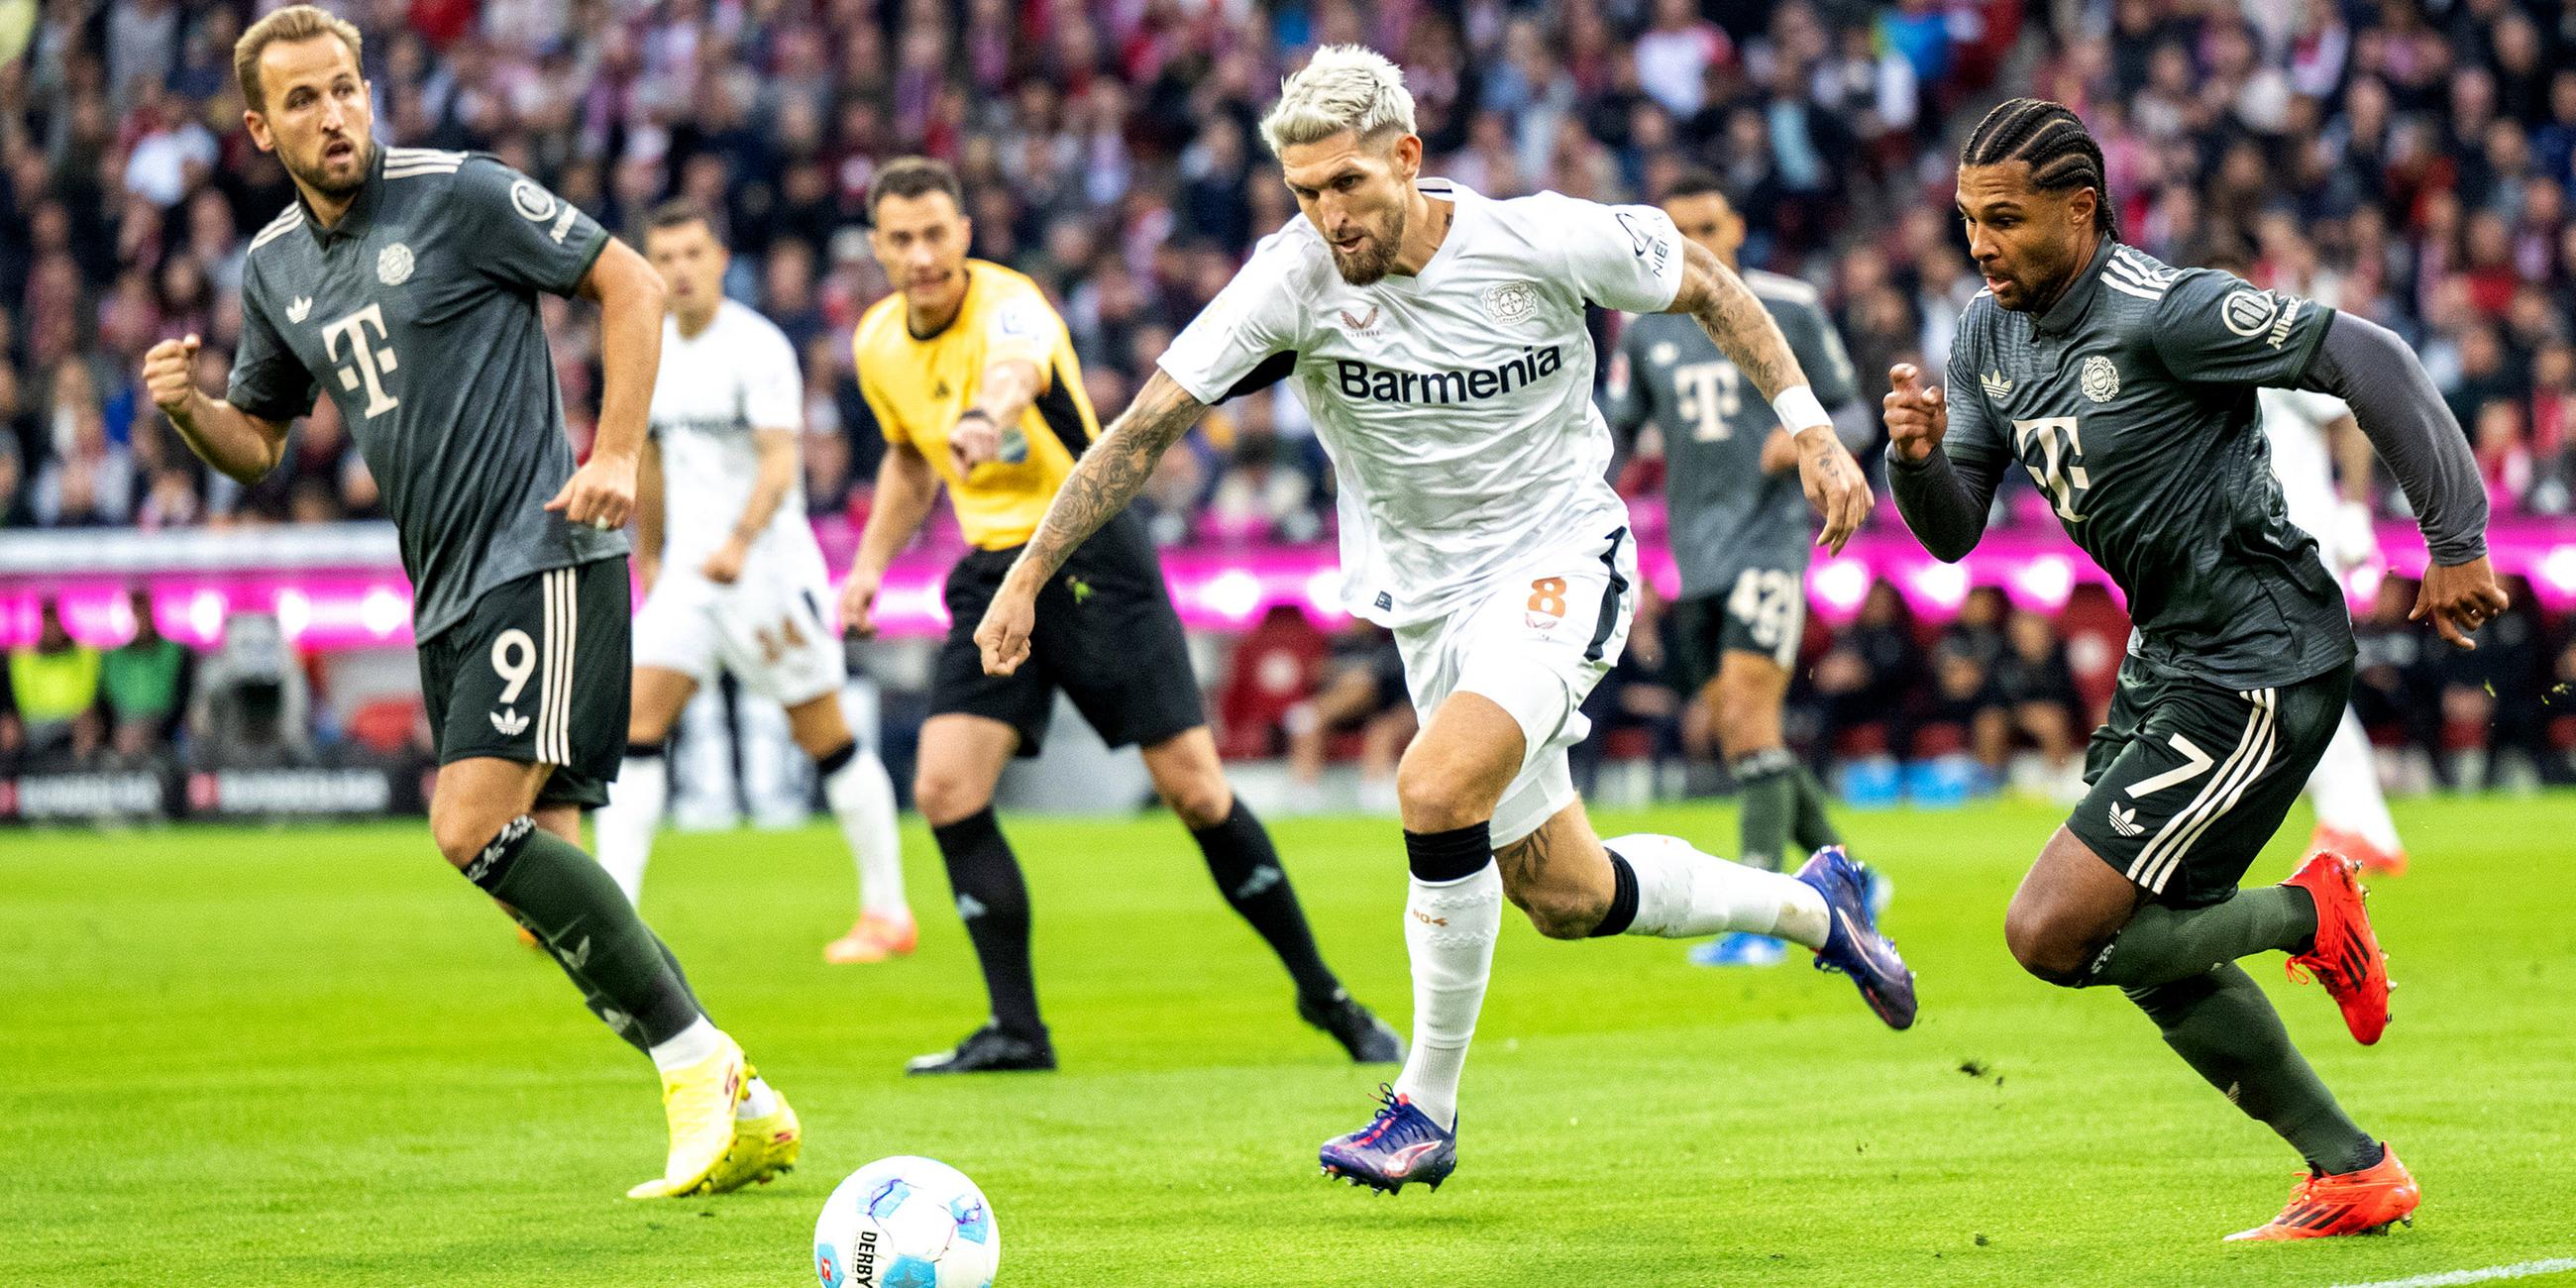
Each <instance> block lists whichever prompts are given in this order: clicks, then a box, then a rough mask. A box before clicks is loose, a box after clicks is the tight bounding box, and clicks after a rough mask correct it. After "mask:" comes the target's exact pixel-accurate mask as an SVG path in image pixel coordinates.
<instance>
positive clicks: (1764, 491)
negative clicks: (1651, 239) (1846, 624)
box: [1610, 170, 1865, 966]
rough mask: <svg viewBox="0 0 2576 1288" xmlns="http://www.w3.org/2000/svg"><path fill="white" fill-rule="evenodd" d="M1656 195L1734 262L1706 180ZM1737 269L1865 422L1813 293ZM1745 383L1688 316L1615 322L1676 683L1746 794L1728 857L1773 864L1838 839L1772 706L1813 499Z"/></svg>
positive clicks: (1819, 381) (1740, 961) (1714, 960)
mask: <svg viewBox="0 0 2576 1288" xmlns="http://www.w3.org/2000/svg"><path fill="white" fill-rule="evenodd" d="M1661 204H1662V207H1663V211H1664V214H1665V215H1666V216H1667V217H1669V218H1670V219H1671V220H1672V221H1673V224H1674V226H1675V227H1676V228H1678V229H1680V230H1681V234H1682V236H1684V237H1687V238H1689V239H1690V240H1692V241H1694V242H1697V243H1699V244H1700V245H1702V246H1704V247H1707V248H1708V251H1709V253H1710V254H1712V255H1715V256H1716V257H1717V258H1718V260H1719V262H1721V263H1723V264H1725V265H1726V266H1727V267H1728V268H1729V269H1736V263H1735V255H1736V252H1737V250H1739V249H1740V248H1742V246H1743V245H1744V219H1743V217H1742V216H1740V215H1738V214H1737V213H1736V211H1735V207H1734V205H1733V204H1732V203H1730V202H1729V201H1727V199H1726V194H1725V192H1724V190H1723V188H1722V187H1721V185H1720V183H1719V181H1718V178H1717V176H1716V175H1714V174H1711V173H1709V172H1708V171H1705V170H1688V171H1684V172H1683V173H1682V174H1681V175H1680V176H1678V177H1677V178H1676V179H1675V180H1674V181H1673V185H1672V187H1671V189H1670V190H1669V191H1667V192H1666V193H1665V194H1664V198H1663V201H1662V203H1661ZM1737 276H1739V277H1740V278H1742V279H1743V282H1744V286H1745V289H1746V290H1749V291H1751V292H1753V295H1754V298H1756V299H1758V300H1760V301H1761V302H1762V306H1763V307H1764V308H1765V309H1767V310H1769V311H1770V314H1771V318H1772V321H1774V322H1775V323H1777V324H1778V325H1779V328H1780V334H1781V335H1782V336H1784V337H1786V338H1787V339H1788V341H1789V351H1790V352H1791V353H1793V354H1795V355H1797V359H1798V366H1799V368H1800V369H1801V370H1803V371H1805V372H1806V373H1807V376H1808V378H1809V379H1810V380H1812V381H1814V384H1813V386H1812V387H1813V388H1814V390H1815V393H1816V399H1817V401H1818V402H1821V403H1823V404H1824V406H1825V409H1826V411H1827V412H1829V413H1831V414H1832V415H1833V416H1834V417H1835V419H1836V420H1837V421H1840V422H1844V423H1851V422H1854V421H1859V420H1861V418H1862V417H1863V416H1864V415H1865V413H1863V412H1862V411H1861V410H1860V406H1859V403H1860V389H1859V387H1858V386H1857V385H1855V384H1854V383H1853V380H1852V368H1851V358H1850V357H1849V356H1848V355H1847V354H1845V353H1844V352H1843V344H1842V339H1841V337H1839V336H1837V335H1835V334H1834V322H1833V318H1832V317H1831V316H1829V315H1827V314H1826V312H1825V309H1824V304H1823V301H1822V300H1821V299H1820V298H1819V297H1818V296H1817V294H1816V288H1814V287H1812V286H1809V285H1807V284H1806V283H1804V282H1801V281H1799V280H1797V279H1796V278H1791V277H1782V276H1780V275H1779V274H1777V273H1765V272H1762V271H1761V270H1759V269H1755V270H1752V271H1744V270H1740V269H1739V270H1737ZM1744 385H1745V380H1744V373H1743V371H1742V370H1740V369H1738V368H1737V367H1736V365H1735V364H1734V363H1733V362H1730V361H1728V360H1727V357H1726V355H1725V354H1724V353H1723V352H1721V351H1719V349H1718V347H1717V343H1716V342H1715V341H1713V340H1711V339H1710V338H1709V336H1708V333H1707V332H1705V331H1703V330H1701V329H1700V326H1699V324H1698V323H1697V322H1696V321H1693V320H1692V319H1690V318H1688V317H1684V316H1682V315H1680V314H1677V313H1649V314H1646V315H1644V316H1642V317H1634V318H1630V319H1629V320H1628V323H1627V327H1626V329H1625V330H1623V331H1622V332H1620V335H1619V351H1618V353H1617V354H1616V355H1615V356H1613V358H1612V359H1611V364H1610V417H1611V421H1612V428H1613V429H1615V430H1617V431H1619V432H1620V433H1621V434H1622V435H1624V436H1628V437H1634V436H1635V434H1636V433H1637V431H1638V430H1639V429H1640V428H1642V427H1643V426H1645V425H1648V424H1652V425H1653V426H1655V428H1656V430H1657V432H1658V434H1659V436H1660V437H1661V438H1662V440H1663V450H1664V471H1665V472H1664V496H1665V498H1666V500H1667V502H1668V503H1669V505H1670V506H1671V518H1670V520H1669V523H1670V528H1669V530H1670V533H1671V540H1672V548H1673V560H1674V562H1675V563H1677V564H1679V565H1680V570H1681V578H1682V597H1681V598H1680V599H1679V600H1676V601H1675V602H1674V603H1673V605H1672V612H1673V614H1674V617H1673V626H1674V631H1673V637H1672V638H1673V641H1674V644H1673V653H1674V665H1675V668H1676V679H1677V681H1678V683H1679V687H1680V688H1681V690H1682V692H1684V693H1687V694H1695V695H1698V697H1699V700H1701V701H1704V702H1706V703H1708V705H1709V712H1710V714H1711V715H1713V716H1714V717H1715V718H1716V725H1717V741H1718V746H1719V748H1720V750H1722V751H1723V752H1724V753H1725V755H1726V767H1727V772H1728V773H1730V774H1732V775H1733V776H1734V777H1735V781H1736V784H1737V786H1738V787H1739V788H1740V789H1741V790H1742V793H1743V813H1742V815H1741V819H1740V827H1739V831H1738V840H1737V843H1738V849H1737V853H1736V860H1735V861H1736V862H1738V863H1741V864H1744V865H1746V866H1748V867H1756V868H1763V869H1766V870H1768V871H1772V872H1777V871H1779V870H1780V866H1781V863H1782V858H1783V856H1784V855H1785V854H1786V853H1787V851H1788V846H1789V843H1790V842H1791V841H1792V840H1795V841H1796V842H1797V845H1798V848H1799V849H1802V850H1805V851H1807V852H1809V853H1811V854H1812V853H1814V852H1815V851H1817V850H1821V849H1823V848H1825V847H1826V846H1829V845H1840V844H1842V836H1841V835H1840V834H1839V833H1837V832H1836V831H1835V830H1834V825H1833V820H1832V819H1830V818H1828V817H1826V815H1825V799H1826V797H1825V789H1824V786H1823V784H1821V783H1818V782H1817V781H1816V776H1815V775H1814V774H1811V773H1809V772H1807V767H1806V766H1804V765H1802V764H1800V763H1798V758H1797V757H1795V756H1792V755H1790V754H1789V748H1788V746H1787V745H1786V744H1785V743H1783V742H1782V740H1781V737H1780V704H1781V702H1782V700H1783V699H1785V698H1787V697H1788V694H1789V670H1790V668H1791V667H1792V666H1794V665H1796V663H1797V660H1798V645H1799V642H1800V641H1801V640H1803V639H1804V638H1805V636H1806V629H1807V590H1806V573H1807V539H1806V535H1805V532H1804V527H1805V524H1806V511H1807V507H1806V500H1805V498H1804V497H1803V496H1801V495H1800V493H1799V484H1798V475H1797V469H1798V448H1797V444H1796V443H1795V442H1794V441H1793V440H1792V439H1791V438H1790V437H1789V431H1788V430H1787V429H1785V428H1782V427H1781V424H1780V418H1779V415H1778V413H1776V412H1774V411H1773V410H1772V409H1771V408H1770V406H1769V405H1767V404H1765V403H1764V402H1763V401H1762V400H1761V399H1760V398H1753V397H1747V396H1745V395H1746V391H1745V388H1744ZM1785 953H1786V949H1785V948H1784V947H1783V946H1782V944H1781V942H1780V941H1779V940H1777V939H1772V938H1769V937H1767V936H1763V935H1748V934H1733V935H1728V936H1726V937H1725V938H1723V939H1717V940H1712V941H1710V942H1709V943H1706V944H1702V945H1700V946H1698V947H1696V948H1694V949H1692V950H1691V960H1692V961H1695V962H1698V963H1699V964H1701V965H1703V966H1770V965H1776V964H1777V963H1779V962H1780V960H1781V959H1782V957H1783V956H1784V955H1785Z"/></svg>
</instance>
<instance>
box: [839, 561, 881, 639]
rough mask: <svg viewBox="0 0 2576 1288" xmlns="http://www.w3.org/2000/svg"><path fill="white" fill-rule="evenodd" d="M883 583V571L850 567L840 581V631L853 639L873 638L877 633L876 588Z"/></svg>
mask: <svg viewBox="0 0 2576 1288" xmlns="http://www.w3.org/2000/svg"><path fill="white" fill-rule="evenodd" d="M883 585H885V575H884V574H883V573H873V572H869V571H867V570H865V569H863V568H852V569H851V570H850V576H849V579H848V580H847V581H844V582H842V583H841V632H842V633H843V634H845V635H848V636H850V637H851V638H853V639H863V640H865V639H875V638H876V634H877V590H878V588H880V587H882V586H883Z"/></svg>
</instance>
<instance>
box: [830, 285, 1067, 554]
mask: <svg viewBox="0 0 2576 1288" xmlns="http://www.w3.org/2000/svg"><path fill="white" fill-rule="evenodd" d="M850 350H851V356H852V357H853V358H854V359H855V360H856V361H857V363H858V372H859V391H860V392H861V393H862V394H864V395H866V397H867V400H868V409H869V410H870V411H872V412H874V413H875V414H876V418H877V428H878V429H880V430H882V431H884V433H885V436H886V441H887V442H890V443H905V444H910V445H911V446H912V447H914V448H916V449H918V450H919V451H920V452H921V454H922V455H923V456H925V457H927V458H929V460H930V464H931V468H933V469H935V470H937V471H938V472H939V477H940V478H941V479H943V480H945V481H946V482H947V484H948V496H949V500H950V502H951V503H952V504H954V505H955V506H956V507H957V526H958V527H959V528H960V529H962V530H964V532H965V534H966V541H967V544H969V545H972V546H974V547H975V548H977V549H979V550H1009V549H1012V548H1014V547H1016V546H1021V545H1025V544H1027V543H1028V539H1029V537H1030V535H1031V534H1033V533H1035V532H1036V531H1037V530H1038V520H1040V519H1043V518H1045V517H1046V511H1047V506H1048V505H1049V504H1051V503H1052V502H1053V501H1054V500H1055V492H1056V489H1057V488H1060V487H1062V486H1064V480H1065V476H1066V475H1068V474H1071V473H1072V472H1073V463H1074V461H1075V460H1076V459H1077V458H1079V457H1080V456H1081V455H1082V453H1083V452H1084V451H1085V450H1086V449H1088V448H1089V447H1090V446H1091V443H1092V440H1094V439H1096V438H1098V437H1100V420H1099V418H1098V417H1097V416H1096V415H1094V414H1093V412H1092V410H1091V395H1090V393H1088V392H1087V391H1086V390H1085V389H1084V388H1083V384H1082V362H1081V360H1080V359H1078V358H1076V357H1075V356H1074V353H1073V337H1072V335H1071V334H1070V333H1069V332H1067V331H1066V330H1065V325H1064V319H1063V318H1062V317H1060V316H1058V315H1057V313H1056V311H1055V308H1054V306H1052V305H1050V304H1048V303H1047V299H1046V295H1045V293H1044V292H1042V291H1040V290H1039V289H1038V285H1037V283H1035V282H1032V281H1030V280H1029V279H1028V278H1026V277H1024V276H1022V275H1020V274H1018V273H1015V272H1012V271H1011V270H1009V269H1007V268H1004V267H1002V266H1001V265H999V264H991V263H986V262H985V261H983V260H980V259H970V260H968V261H966V296H965V298H964V299H963V300H962V301H961V302H960V303H959V304H958V307H957V315H956V316H955V317H953V318H951V319H949V321H948V325H946V326H945V327H942V328H940V329H939V330H938V331H937V332H935V333H933V334H930V335H914V334H913V333H912V330H911V326H910V323H909V322H907V321H906V320H905V316H904V297H903V295H902V293H901V292H897V293H895V294H893V295H889V296H887V297H885V298H884V299H882V300H879V301H877V302H876V304H875V305H874V306H873V307H871V308H869V309H868V311H867V313H866V314H865V315H864V316H862V317H861V318H860V319H859V325H858V329H857V331H856V332H855V333H854V334H853V335H852V336H851V339H850ZM1014 358H1017V359H1021V360H1023V361H1026V362H1029V363H1031V364H1033V365H1035V366H1036V367H1037V369H1038V372H1039V374H1040V376H1041V377H1042V382H1043V383H1044V384H1045V386H1046V387H1045V389H1044V390H1042V391H1041V392H1040V393H1039V394H1038V396H1037V398H1036V399H1035V400H1034V401H1032V402H1031V403H1030V404H1029V409H1028V410H1027V411H1026V412H1023V413H1021V416H1020V423H1018V424H1016V425H1005V426H1002V451H1001V456H1000V459H998V460H992V461H986V462H984V463H983V464H981V465H978V466H976V467H975V469H974V472H973V473H972V474H970V475H969V476H967V477H965V478H960V477H958V476H957V472H956V468H955V466H954V464H953V463H952V462H951V461H950V460H949V457H948V431H949V430H950V429H951V428H953V427H955V425H956V424H957V417H958V416H959V414H961V413H963V412H964V411H965V410H966V409H967V408H969V407H972V406H974V405H975V402H976V399H977V398H978V397H979V396H980V392H981V389H982V386H983V379H984V369H985V368H986V367H989V366H991V365H992V364H994V363H996V362H1005V361H1009V360H1011V359H1014Z"/></svg>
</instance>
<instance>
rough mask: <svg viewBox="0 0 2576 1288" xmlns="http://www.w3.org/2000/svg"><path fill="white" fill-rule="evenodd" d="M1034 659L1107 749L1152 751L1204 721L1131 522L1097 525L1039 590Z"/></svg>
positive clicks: (1147, 549) (1178, 637) (1177, 637)
mask: <svg viewBox="0 0 2576 1288" xmlns="http://www.w3.org/2000/svg"><path fill="white" fill-rule="evenodd" d="M1037 620H1038V625H1037V630H1036V632H1035V633H1034V634H1033V635H1032V636H1031V639H1030V650H1031V652H1032V654H1033V657H1032V660H1033V661H1034V662H1036V663H1037V664H1038V666H1039V667H1040V668H1042V669H1043V670H1044V671H1045V672H1046V674H1047V677H1048V678H1049V679H1051V680H1053V681H1054V682H1055V684H1056V685H1057V686H1059V687H1061V688H1062V689H1063V690H1064V693H1065V696H1066V697H1068V698H1071V699H1072V700H1073V705H1074V709H1075V710H1077V711H1080V712H1081V713H1082V718H1083V720H1084V721H1085V722H1087V723H1088V724H1090V726H1091V727H1092V728H1093V729H1094V730H1097V731H1098V732H1099V734H1100V738H1101V741H1103V742H1106V743H1108V744H1109V745H1110V746H1112V747H1126V746H1137V747H1151V746H1154V745H1156V744H1158V743H1163V742H1165V741H1168V740H1170V739H1172V738H1175V737H1178V736H1179V735H1181V734H1183V733H1186V732H1188V731H1189V730H1192V729H1199V728H1204V727H1205V726H1206V724H1207V706H1206V702H1205V700H1204V699H1203V698H1202V697H1201V696H1200V693H1199V682H1198V675H1197V672H1196V671H1195V670H1193V669H1192V666H1191V663H1190V646H1189V639H1188V637H1187V636H1186V635H1184V634H1183V633H1182V631H1181V618H1180V614H1179V613H1178V612H1176V611H1175V610H1174V609H1173V607H1172V596H1171V592H1170V591H1169V590H1168V589H1166V588H1165V586H1164V582H1163V575H1162V568H1161V566H1160V564H1159V563H1158V562H1157V561H1156V560H1155V558H1154V554H1153V549H1152V547H1151V546H1150V545H1148V544H1147V543H1146V541H1145V539H1144V537H1143V535H1142V530H1141V529H1139V528H1137V527H1136V526H1135V525H1133V524H1118V525H1115V526H1114V527H1112V528H1104V529H1102V530H1101V532H1100V533H1099V535H1098V536H1097V537H1095V538H1094V539H1093V540H1092V541H1091V542H1088V543H1086V544H1084V545H1083V546H1082V547H1081V548H1080V549H1078V550H1076V551H1075V552H1074V555H1073V557H1072V558H1071V559H1068V560H1066V561H1065V567H1064V571H1062V572H1060V573H1058V574H1057V575H1056V578H1055V580H1053V581H1051V582H1049V583H1048V584H1047V586H1046V588H1045V589H1043V590H1041V591H1040V592H1039V593H1038V619H1037Z"/></svg>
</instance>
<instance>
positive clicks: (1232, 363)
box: [1155, 233, 1300, 407]
mask: <svg viewBox="0 0 2576 1288" xmlns="http://www.w3.org/2000/svg"><path fill="white" fill-rule="evenodd" d="M1295 254H1296V251H1295V249H1294V247H1293V246H1291V245H1290V244H1289V242H1288V241H1287V234H1285V233H1272V234H1271V235H1270V236H1268V237H1265V238H1262V239H1261V245H1260V246H1258V247H1256V248H1254V250H1253V252H1252V258H1251V259H1250V260H1247V261H1245V263H1244V265H1243V269H1242V271H1240V272H1238V273H1236V274H1235V275H1234V280H1233V281H1231V282H1228V283H1226V287H1225V289H1224V290H1222V291H1219V292H1217V295H1216V298H1215V299H1213V300H1210V301H1208V306H1207V307H1206V308H1204V309H1201V310H1199V315H1198V316H1197V317H1195V318H1192V319H1191V320H1190V324H1189V325H1188V326H1185V327H1183V328H1181V333H1180V334H1179V335H1177V336H1174V337H1173V338H1172V344H1171V347H1170V348H1167V349H1165V350H1163V356H1162V358H1161V359H1160V360H1159V361H1158V362H1157V363H1156V364H1155V365H1156V366H1159V367H1161V368H1162V369H1163V374H1164V375H1167V376H1170V377H1171V378H1172V380H1173V382H1174V383H1175V384H1178V385H1179V386H1180V387H1181V388H1182V389H1184V390H1186V391H1188V393H1189V395H1190V397H1192V398H1195V399H1197V400H1199V401H1200V402H1202V403H1205V404H1207V405H1208V406H1211V407H1213V406H1215V405H1216V404H1217V403H1219V402H1222V401H1224V400H1225V398H1226V395H1227V394H1228V393H1229V392H1230V391H1232V390H1233V389H1234V388H1235V387H1236V386H1237V385H1239V384H1241V383H1242V382H1243V381H1244V379H1245V378H1246V377H1249V376H1250V375H1252V373H1253V371H1254V369H1255V368H1258V367H1260V366H1261V365H1262V364H1263V363H1265V362H1268V361H1270V360H1271V358H1272V357H1273V356H1275V355H1277V354H1280V353H1294V352H1296V351H1297V349H1298V346H1299V341H1300V337H1299V335H1298V323H1297V317H1298V309H1297V299H1296V292H1295V291H1294V290H1293V289H1292V286H1291V283H1290V280H1289V273H1290V270H1291V268H1292V266H1293V264H1294V262H1295Z"/></svg>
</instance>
